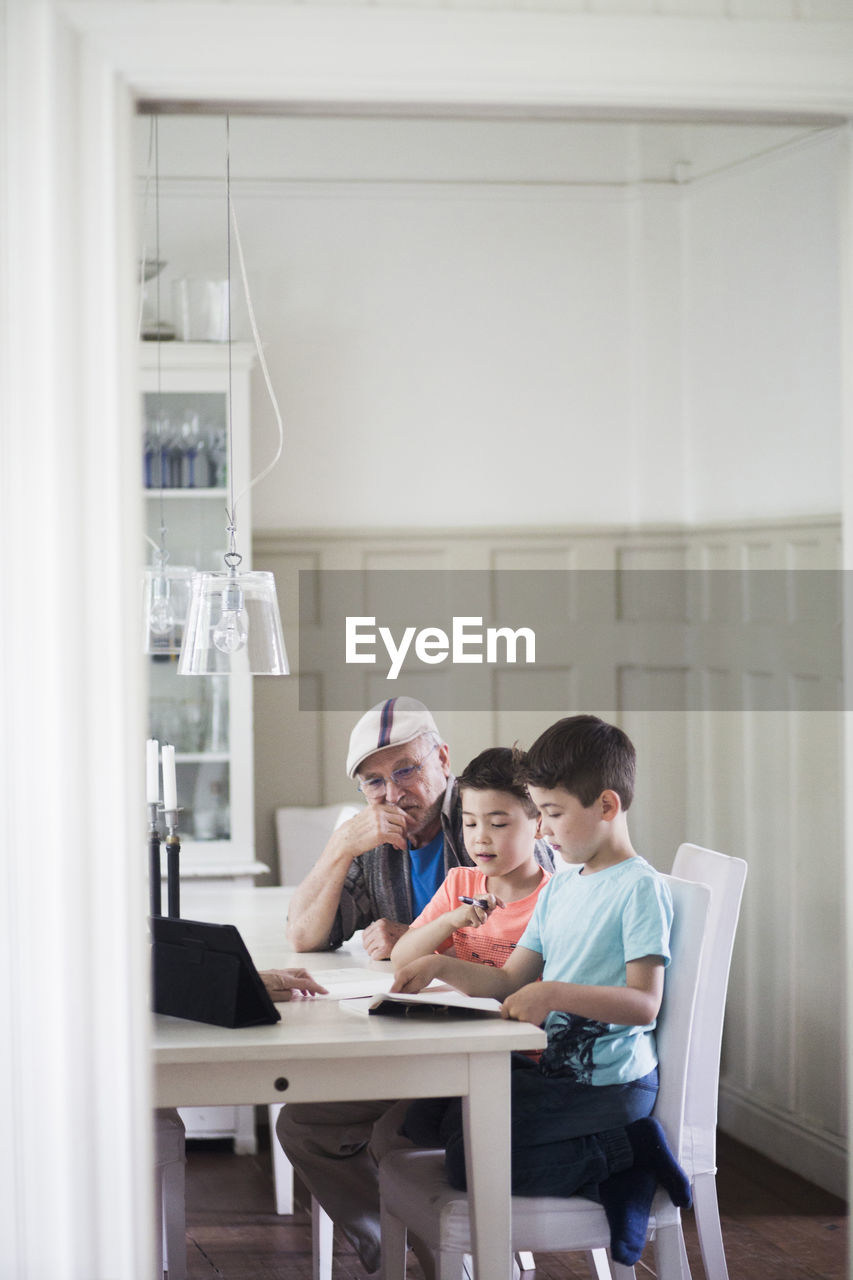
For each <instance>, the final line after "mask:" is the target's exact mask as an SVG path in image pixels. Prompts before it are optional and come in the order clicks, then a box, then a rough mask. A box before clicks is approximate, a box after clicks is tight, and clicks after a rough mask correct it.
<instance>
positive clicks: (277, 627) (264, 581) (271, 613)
mask: <svg viewBox="0 0 853 1280" xmlns="http://www.w3.org/2000/svg"><path fill="white" fill-rule="evenodd" d="M232 671H233V672H247V673H249V674H251V675H259V676H261V675H268V676H286V675H288V674H289V673H290V667H289V666H288V664H287V653H286V652H285V648H284V637H283V635H282V631H281V616H280V614H279V611H278V600H277V599H276V594H275V578H274V577H273V575H272V574H271V573H262V572H257V573H234V572H228V573H197V574H196V575H195V577H194V578H193V584H192V600H191V601H190V611H189V617H188V618H187V625H186V629H185V633H184V644H183V647H182V649H181V657H180V660H179V662H178V674H179V675H183V676H206V675H227V674H229V673H230V672H232Z"/></svg>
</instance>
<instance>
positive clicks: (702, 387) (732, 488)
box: [685, 134, 843, 521]
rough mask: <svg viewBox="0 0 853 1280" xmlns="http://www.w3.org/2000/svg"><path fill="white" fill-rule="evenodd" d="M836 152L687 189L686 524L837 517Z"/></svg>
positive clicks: (833, 142)
mask: <svg viewBox="0 0 853 1280" xmlns="http://www.w3.org/2000/svg"><path fill="white" fill-rule="evenodd" d="M841 146H842V141H841V136H840V135H839V134H830V135H828V136H827V137H826V138H824V139H823V140H817V141H814V140H813V141H810V142H809V143H808V144H807V145H805V146H802V147H793V148H791V149H789V150H783V151H781V152H779V153H778V154H777V155H775V156H770V157H768V158H767V159H765V160H763V161H760V162H756V163H754V164H749V165H744V166H741V167H737V168H735V169H733V170H732V171H730V172H726V173H724V174H722V175H720V176H718V177H715V178H708V179H704V180H702V181H700V182H697V183H696V184H695V185H693V186H692V187H691V188H690V190H689V193H688V198H687V201H686V226H687V230H686V246H687V247H686V272H685V287H686V321H687V333H688V339H687V353H686V355H687V363H686V378H687V384H688V386H689V389H690V394H689V410H688V412H689V427H688V431H689V440H690V445H689V448H690V459H689V463H688V473H689V476H690V484H691V490H692V499H691V502H690V511H689V514H690V517H691V518H692V519H695V520H699V521H702V520H708V519H712V520H713V519H743V518H749V517H774V516H782V515H801V514H806V513H809V514H812V513H817V512H821V513H824V512H832V511H838V510H840V509H841V470H840V460H841V452H840V451H841V378H840V368H841V364H840V351H839V335H840V281H841V262H840V253H841V233H840V201H841V189H840V183H841V178H840V175H841V174H842V172H843V168H842V151H841Z"/></svg>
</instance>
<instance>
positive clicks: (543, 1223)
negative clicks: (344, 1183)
mask: <svg viewBox="0 0 853 1280" xmlns="http://www.w3.org/2000/svg"><path fill="white" fill-rule="evenodd" d="M676 871H677V875H676V874H675V873H676ZM745 875H746V864H745V863H744V862H743V861H742V860H741V859H738V858H728V857H725V856H724V855H723V854H719V853H715V852H713V851H712V850H707V849H701V848H699V847H698V846H694V845H683V846H681V848H680V849H679V851H678V854H677V855H676V863H675V865H674V867H673V874H672V875H671V876H668V877H667V880H668V883H669V885H670V889H671V891H672V896H673V904H674V921H673V930H672V940H671V947H672V963H671V965H670V966H669V969H668V970H667V975H666V983H665V991H664V1001H663V1005H662V1007H661V1012H660V1017H659V1022H658V1031H657V1037H658V1049H659V1058H660V1091H659V1094H658V1099H657V1103H656V1106H655V1115H656V1117H657V1118H658V1120H660V1122H661V1124H662V1125H663V1128H664V1130H665V1132H666V1135H667V1139H668V1141H669V1143H670V1146H671V1147H672V1149H673V1151H674V1152H675V1153H676V1154H677V1156H678V1158H679V1160H680V1162H681V1164H682V1166H683V1167H684V1168H685V1170H686V1171H687V1173H688V1174H689V1176H690V1177H691V1181H693V1180H694V1172H696V1173H697V1175H698V1180H699V1182H700V1183H702V1184H703V1186H704V1187H706V1188H707V1186H708V1179H709V1178H710V1180H711V1186H712V1188H713V1171H712V1165H713V1160H712V1156H713V1151H714V1140H713V1136H710V1137H709V1134H708V1125H709V1124H712V1123H713V1124H715V1122H716V1092H717V1085H718V1079H719V1050H720V1040H721V1029H722V1016H723V1011H724V1007H725V991H726V984H727V978H728V972H729V967H730V962H731V951H732V945H733V940H734V932H735V928H736V924H737V918H738V914H739V910H740V901H741V896H742V893H743V884H744V879H745ZM703 944H704V947H705V952H704V956H703ZM709 1019H712V1020H715V1021H716V1024H717V1026H716V1029H714V1028H711V1027H709V1026H708V1022H709ZM700 1026H701V1028H702V1031H701V1034H698V1035H695V1036H694V1035H693V1032H694V1028H698V1027H700ZM715 1046H716V1048H715ZM710 1053H715V1054H716V1056H715V1058H714V1060H713V1061H709V1060H708V1058H707V1056H705V1057H704V1061H702V1062H701V1064H700V1063H699V1062H697V1061H696V1059H697V1058H698V1056H699V1055H700V1054H702V1055H708V1054H710ZM708 1093H713V1095H714V1096H713V1101H710V1100H709V1098H708V1097H707V1096H706V1095H707V1094H708ZM700 1094H701V1095H702V1096H701V1097H700V1096H699V1095H700ZM709 1153H710V1155H711V1160H710V1161H709V1159H708V1156H709ZM694 1156H698V1157H699V1166H698V1167H697V1166H694ZM379 1186H380V1196H381V1202H382V1256H383V1272H382V1275H383V1280H402V1277H403V1276H404V1275H405V1252H406V1229H407V1227H410V1228H411V1230H412V1231H413V1232H416V1233H417V1234H418V1235H419V1236H420V1237H421V1238H422V1239H424V1240H425V1241H426V1243H427V1244H428V1245H429V1246H430V1247H431V1248H432V1249H433V1250H434V1252H435V1254H436V1257H437V1260H438V1274H439V1277H440V1280H457V1278H458V1277H459V1275H460V1274H461V1262H462V1255H464V1254H466V1253H469V1252H470V1251H471V1231H470V1221H469V1217H468V1200H467V1196H466V1195H465V1193H464V1192H459V1191H455V1190H454V1189H453V1188H451V1187H450V1186H449V1185H448V1183H447V1181H446V1178H445V1176H444V1160H443V1153H442V1152H435V1151H397V1152H392V1153H391V1154H389V1155H388V1156H386V1157H385V1159H384V1160H383V1161H382V1164H381V1166H380V1171H379ZM699 1199H700V1201H701V1202H703V1203H705V1204H707V1203H708V1202H709V1201H710V1196H709V1195H708V1192H707V1190H702V1191H700V1193H699ZM713 1205H714V1209H715V1210H716V1196H715V1194H714V1197H713ZM709 1218H710V1229H709V1228H707V1227H706V1237H707V1238H709V1244H708V1255H707V1257H708V1259H710V1260H711V1262H712V1265H715V1266H717V1267H719V1258H720V1257H723V1255H722V1245H721V1244H720V1250H719V1254H718V1256H717V1258H716V1261H715V1260H714V1259H713V1257H712V1253H711V1244H710V1241H711V1240H713V1234H714V1233H713V1217H712V1216H711V1215H710V1214H709ZM716 1222H717V1226H718V1224H719V1218H718V1217H717V1218H716ZM649 1234H650V1236H651V1237H653V1238H654V1242H655V1253H656V1259H657V1274H658V1277H659V1280H689V1276H690V1272H689V1268H688V1266H687V1256H686V1251H685V1248H684V1239H683V1234H682V1230H681V1214H680V1211H679V1210H678V1209H676V1208H675V1207H674V1206H673V1205H672V1203H671V1202H670V1200H669V1198H668V1196H667V1195H666V1194H665V1193H663V1192H658V1193H657V1195H656V1196H655V1200H654V1204H653V1207H652V1216H651V1219H650V1223H649ZM609 1240H610V1232H609V1228H608V1224H607V1219H606V1217H605V1215H604V1211H603V1209H601V1207H600V1206H599V1205H597V1204H595V1203H593V1202H592V1201H589V1200H585V1199H583V1198H581V1197H571V1198H568V1199H566V1198H558V1197H524V1196H514V1197H513V1198H512V1247H513V1249H514V1250H517V1249H525V1250H532V1251H534V1252H561V1251H581V1252H584V1253H586V1254H587V1257H588V1262H589V1266H590V1271H591V1274H592V1275H593V1276H595V1277H597V1278H598V1280H603V1278H604V1277H606V1276H609V1275H611V1274H612V1275H613V1276H615V1277H617V1280H628V1278H629V1277H634V1276H635V1272H634V1268H633V1267H626V1266H622V1265H620V1264H618V1263H609V1260H608V1254H607V1253H606V1252H605V1251H606V1250H607V1248H608V1246H609ZM703 1257H705V1253H704V1250H703ZM722 1265H723V1270H719V1269H717V1270H714V1271H711V1270H709V1271H708V1280H726V1271H725V1261H724V1257H723V1262H722ZM611 1266H612V1272H611V1270H610V1267H611ZM707 1266H708V1261H706V1267H707Z"/></svg>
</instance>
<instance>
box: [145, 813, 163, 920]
mask: <svg viewBox="0 0 853 1280" xmlns="http://www.w3.org/2000/svg"><path fill="white" fill-rule="evenodd" d="M159 809H160V806H159V804H157V803H156V802H155V803H154V804H151V803H149V805H148V895H149V902H150V904H151V915H152V916H159V915H162V914H163V906H162V900H161V893H160V829H159V827H158V826H157V815H158V812H159Z"/></svg>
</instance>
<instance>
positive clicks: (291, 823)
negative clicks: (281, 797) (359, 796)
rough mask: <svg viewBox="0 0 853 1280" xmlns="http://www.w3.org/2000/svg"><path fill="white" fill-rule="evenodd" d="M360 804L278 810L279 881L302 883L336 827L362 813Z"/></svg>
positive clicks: (293, 806) (295, 807)
mask: <svg viewBox="0 0 853 1280" xmlns="http://www.w3.org/2000/svg"><path fill="white" fill-rule="evenodd" d="M359 807H360V806H358V805H354V804H329V805H318V806H317V807H307V806H306V807H303V808H300V807H298V806H295V805H290V806H287V807H285V808H281V809H276V811H275V832H276V839H277V842H278V873H279V875H278V878H279V882H280V883H281V884H301V882H302V881H303V880H304V879H305V877H306V875H307V874H308V872H309V871H310V870H311V868H312V867H313V865H314V863H315V862H316V861H317V859H318V858H319V856H320V854H321V853H322V852H323V850H324V849H325V847H326V843H327V841H328V839H329V836H330V835H331V834H332V832H333V831H334V830H335V828H336V827H339V826H340V825H341V823H342V822H346V820H347V818H351V817H352V816H353V815H354V814H356V813H358V810H359Z"/></svg>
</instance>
